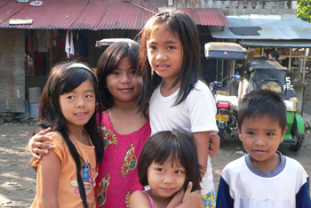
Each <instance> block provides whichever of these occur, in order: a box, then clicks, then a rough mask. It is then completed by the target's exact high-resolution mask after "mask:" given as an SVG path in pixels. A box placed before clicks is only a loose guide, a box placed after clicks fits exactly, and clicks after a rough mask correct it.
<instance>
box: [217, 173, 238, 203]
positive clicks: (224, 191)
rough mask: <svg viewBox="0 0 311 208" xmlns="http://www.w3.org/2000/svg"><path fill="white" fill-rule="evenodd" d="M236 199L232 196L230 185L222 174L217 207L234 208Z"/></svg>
mask: <svg viewBox="0 0 311 208" xmlns="http://www.w3.org/2000/svg"><path fill="white" fill-rule="evenodd" d="M233 205H234V199H233V198H232V197H231V196H230V190H229V185H228V184H227V182H226V181H225V180H224V179H223V178H222V177H221V176H220V181H219V186H218V192H217V198H216V208H217V207H218V208H233Z"/></svg>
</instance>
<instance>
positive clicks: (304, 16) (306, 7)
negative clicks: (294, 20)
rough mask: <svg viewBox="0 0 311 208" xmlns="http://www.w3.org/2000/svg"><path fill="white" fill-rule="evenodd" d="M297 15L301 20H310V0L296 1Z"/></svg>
mask: <svg viewBox="0 0 311 208" xmlns="http://www.w3.org/2000/svg"><path fill="white" fill-rule="evenodd" d="M297 17H298V18H299V19H301V20H303V21H306V22H311V0H298V1H297Z"/></svg>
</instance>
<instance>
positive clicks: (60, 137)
mask: <svg viewBox="0 0 311 208" xmlns="http://www.w3.org/2000/svg"><path fill="white" fill-rule="evenodd" d="M97 84H98V81H97V78H96V76H95V74H94V72H93V71H92V70H91V69H90V68H88V67H87V66H86V65H84V64H81V63H67V64H60V65H56V66H55V67H54V68H53V69H52V71H51V73H50V75H49V78H48V81H47V83H46V85H45V87H44V89H43V92H42V95H41V100H40V110H39V120H40V122H41V126H49V127H51V129H52V132H50V133H48V134H47V135H48V136H49V137H52V138H53V141H51V142H49V145H51V146H52V149H53V151H50V153H49V154H48V155H46V156H44V157H43V158H42V159H41V160H40V161H39V160H37V161H34V162H33V166H38V169H37V171H38V172H37V192H36V197H35V200H34V202H33V204H32V207H36V208H37V207H49V208H51V207H55V208H56V207H66V208H70V207H81V208H82V207H84V208H87V207H90V208H91V207H93V208H94V207H95V200H94V186H95V171H96V165H97V164H98V163H99V162H100V161H101V159H102V156H103V149H102V143H101V140H100V135H99V133H98V131H97V128H96V113H95V112H96V111H97V110H100V109H98V108H99V106H97V105H96V103H97V102H98V101H99V100H97V98H98V95H99V93H98V90H97ZM94 150H95V151H94Z"/></svg>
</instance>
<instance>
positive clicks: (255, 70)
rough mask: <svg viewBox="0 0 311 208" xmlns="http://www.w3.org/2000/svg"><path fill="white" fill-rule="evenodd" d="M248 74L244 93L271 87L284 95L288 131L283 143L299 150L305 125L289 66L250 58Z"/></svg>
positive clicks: (270, 88)
mask: <svg viewBox="0 0 311 208" xmlns="http://www.w3.org/2000/svg"><path fill="white" fill-rule="evenodd" d="M247 75H248V76H247V77H248V78H247V81H246V82H244V84H243V85H242V87H243V88H244V89H242V90H241V92H243V95H244V94H245V93H247V92H249V91H251V90H256V89H269V90H273V91H275V92H277V93H279V94H280V95H281V96H282V97H283V99H284V103H285V105H286V118H287V131H286V133H285V136H284V141H283V142H282V144H285V145H290V147H291V149H292V150H293V151H295V152H296V151H298V150H299V149H300V148H301V146H302V143H303V141H304V137H305V136H304V134H305V125H304V121H303V118H302V116H301V114H300V112H299V111H298V108H297V103H298V100H297V98H296V95H295V91H294V88H293V85H292V81H291V77H290V75H289V74H288V70H287V68H285V67H283V66H281V65H280V64H279V63H277V62H276V61H272V60H258V59H257V60H250V61H249V63H248V67H247ZM243 95H241V96H239V97H243Z"/></svg>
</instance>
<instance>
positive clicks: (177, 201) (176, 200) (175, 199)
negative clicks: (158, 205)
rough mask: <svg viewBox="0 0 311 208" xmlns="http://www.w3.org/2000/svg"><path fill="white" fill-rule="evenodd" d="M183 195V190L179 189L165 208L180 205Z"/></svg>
mask: <svg viewBox="0 0 311 208" xmlns="http://www.w3.org/2000/svg"><path fill="white" fill-rule="evenodd" d="M191 188H192V187H191ZM184 194H185V191H184V190H183V189H181V190H180V191H178V192H177V193H176V194H174V196H173V198H172V199H171V201H170V203H169V204H168V205H167V207H166V208H173V207H176V206H178V205H179V204H181V203H182V200H183V197H184Z"/></svg>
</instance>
